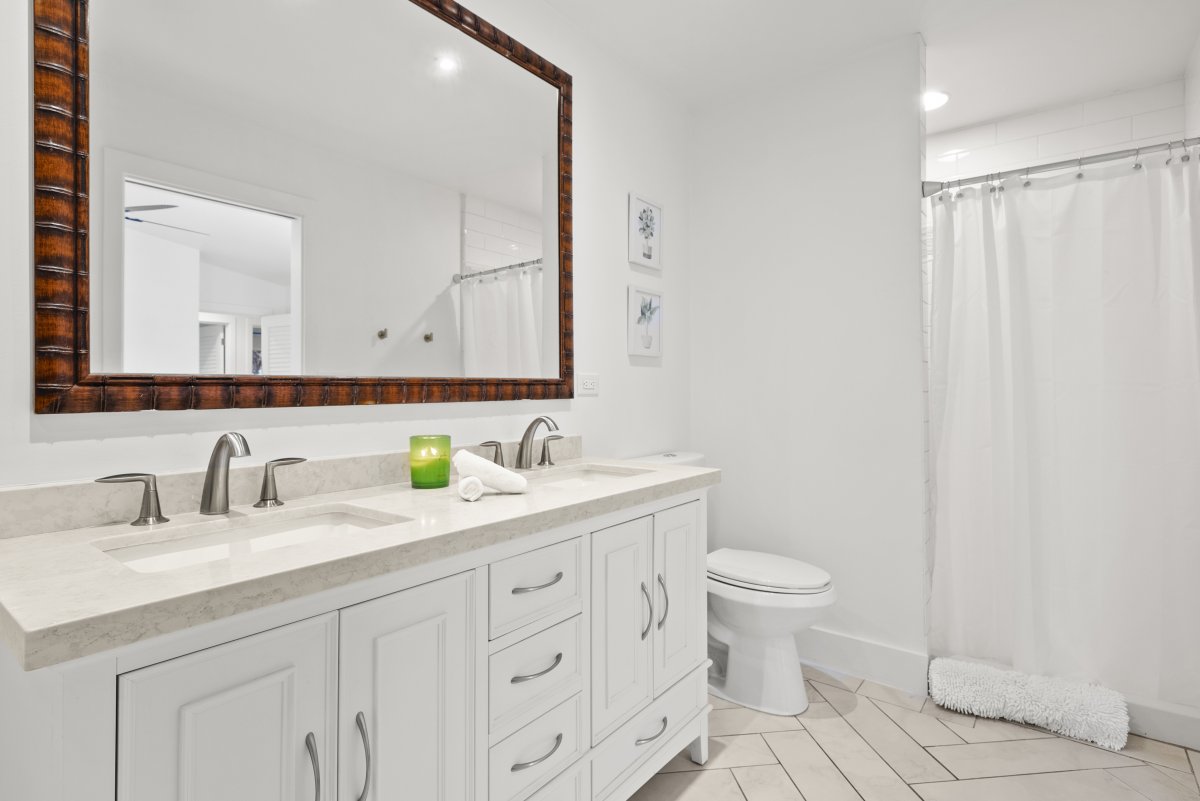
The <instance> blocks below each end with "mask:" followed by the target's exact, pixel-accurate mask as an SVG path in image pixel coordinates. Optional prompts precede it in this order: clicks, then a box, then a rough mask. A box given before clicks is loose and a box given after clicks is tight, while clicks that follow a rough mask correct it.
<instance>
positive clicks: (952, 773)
mask: <svg viewBox="0 0 1200 801" xmlns="http://www.w3.org/2000/svg"><path fill="white" fill-rule="evenodd" d="M863 697H864V698H866V696H863ZM867 703H869V704H871V705H872V706H873V707H875V708H876V709H879V704H880V703H887V702H886V701H883V702H880V701H876V700H875V699H874V698H867ZM901 708H903V707H901ZM879 714H881V715H883V716H884V717H885V718H887V719H888V720H889V721H891V724H892V725H893V726H895V727H896V728H897V729H899V730H900V731H902V732H904V736H905V737H907V738H908V739H910V740H912V741H913V743H914V744H915V745H916V746H917V748H920V749H921V750H922V751H924V752H925V753H926V754H928V755H929V757H930V758H931V759H933V761H934V762H937V763H938V764H939V765H941V764H942V762H941V760H940V759H938V758H937V757H935V756H934V755H933V754H930V753H929V749H928V748H926V747H925V746H923V745H921V744H920V743H919V742H917V738H916V737H913V736H912V735H911V734H909V733H908V730H907V729H905V728H904V727H903V726H901V725H900V724H899V723H897V722H896V721H894V720H892V718H891V716H890V715H888V713H887V712H884V711H883V710H882V709H879ZM916 714H918V715H919V714H921V713H920V712H917V713H916ZM938 722H939V723H940V722H941V721H938ZM847 723H849V721H847ZM850 726H851V728H853V727H854V724H853V723H850ZM943 728H944V727H943ZM855 731H858V730H857V729H855ZM946 731H950V730H949V729H946ZM950 733H951V734H954V732H952V731H950ZM859 735H860V736H862V733H861V732H859ZM954 736H955V737H958V735H957V734H954ZM863 739H864V740H865V739H867V738H866V737H863ZM959 739H960V740H961V739H962V738H961V737H959ZM952 745H953V743H952ZM963 745H966V743H963ZM938 747H942V746H938ZM942 767H943V768H945V767H946V766H945V765H942ZM946 771H947V772H948V773H949V774H950V775H951V776H953V775H954V771H952V770H950V769H949V768H946ZM914 784H915V782H914Z"/></svg>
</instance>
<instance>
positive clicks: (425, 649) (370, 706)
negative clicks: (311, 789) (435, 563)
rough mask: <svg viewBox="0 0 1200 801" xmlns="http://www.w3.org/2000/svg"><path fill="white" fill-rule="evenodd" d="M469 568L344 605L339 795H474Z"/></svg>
mask: <svg viewBox="0 0 1200 801" xmlns="http://www.w3.org/2000/svg"><path fill="white" fill-rule="evenodd" d="M473 596H474V578H473V575H472V574H463V575H459V576H452V577H450V578H447V579H442V580H440V581H435V582H433V583H431V584H425V585H422V586H420V587H415V588H413V589H411V590H405V591H404V592H399V593H396V594H395V595H389V596H387V597H385V598H380V599H378V600H374V601H369V602H367V603H364V604H359V605H358V606H354V607H351V608H349V609H345V610H343V611H342V624H341V643H342V647H341V670H342V681H341V693H340V697H341V709H340V716H341V722H340V726H339V730H340V743H341V754H340V756H341V761H340V770H339V788H340V791H341V792H340V798H343V799H347V798H348V799H357V798H358V797H359V794H360V793H361V792H362V789H363V786H364V782H365V780H366V761H367V760H366V747H365V744H364V741H363V737H362V733H361V732H360V731H359V728H358V724H357V716H358V713H360V712H361V713H362V714H363V717H364V722H365V724H366V731H367V737H368V738H369V741H370V745H371V757H372V759H371V763H372V776H371V792H370V794H369V795H368V796H367V798H368V799H370V800H371V801H374V800H375V799H393V798H414V799H415V798H419V799H422V801H466V800H467V799H470V798H473V797H474V780H473V778H472V775H473V769H474V759H473V754H474V743H473V738H474V733H475V726H474V714H475V704H474V692H475V686H474V675H475V671H474V669H473V667H472V666H473V665H474V652H475V649H474V637H475V626H474V618H473V615H472V610H473V608H474V600H473Z"/></svg>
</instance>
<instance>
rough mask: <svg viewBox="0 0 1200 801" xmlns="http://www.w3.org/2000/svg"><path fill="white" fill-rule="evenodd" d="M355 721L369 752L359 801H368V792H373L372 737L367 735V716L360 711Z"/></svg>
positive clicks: (364, 745) (364, 746)
mask: <svg viewBox="0 0 1200 801" xmlns="http://www.w3.org/2000/svg"><path fill="white" fill-rule="evenodd" d="M354 722H355V723H357V724H358V736H359V737H362V743H363V748H364V749H366V752H367V777H366V779H364V780H363V789H362V793H360V794H359V796H358V801H367V794H368V793H369V792H371V738H370V737H369V736H368V735H367V716H366V715H364V714H363V713H362V712H359V713H358V715H356V716H355V718H354Z"/></svg>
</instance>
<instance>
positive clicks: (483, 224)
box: [463, 213, 502, 236]
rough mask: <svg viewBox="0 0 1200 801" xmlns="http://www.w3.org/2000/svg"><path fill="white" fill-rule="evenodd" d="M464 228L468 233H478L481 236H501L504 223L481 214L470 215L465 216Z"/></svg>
mask: <svg viewBox="0 0 1200 801" xmlns="http://www.w3.org/2000/svg"><path fill="white" fill-rule="evenodd" d="M463 227H464V228H466V229H467V230H468V231H478V232H479V233H481V234H491V235H492V236H499V235H500V231H501V230H502V223H500V221H498V220H493V219H489V218H487V217H484V216H481V215H479V214H470V213H468V214H464V215H463Z"/></svg>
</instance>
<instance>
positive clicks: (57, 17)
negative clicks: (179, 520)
mask: <svg viewBox="0 0 1200 801" xmlns="http://www.w3.org/2000/svg"><path fill="white" fill-rule="evenodd" d="M99 1H100V2H103V0H99ZM396 2H411V3H413V4H414V5H417V6H419V7H421V8H423V9H425V10H426V11H428V12H429V13H431V14H434V15H435V16H437V17H439V18H441V19H442V20H444V21H445V22H446V23H448V24H450V25H453V26H454V27H455V28H457V29H459V30H460V31H462V32H463V33H465V34H467V35H468V36H470V37H472V38H473V39H475V40H476V41H478V42H480V43H481V44H484V45H486V46H487V47H490V48H491V49H492V50H494V51H496V52H497V53H499V54H500V55H502V56H504V57H505V58H507V59H509V60H510V61H513V62H515V63H516V64H519V65H520V66H522V67H524V68H525V69H527V70H528V71H529V72H531V73H532V74H533V75H535V76H537V77H539V78H541V79H542V80H545V81H547V82H548V83H550V84H551V85H553V86H554V87H556V88H557V89H558V92H559V118H558V167H559V178H558V186H559V192H558V236H559V303H558V310H559V340H558V342H559V344H558V352H559V357H558V361H559V377H558V378H548V379H499V378H329V377H324V376H322V377H316V376H184V375H135V374H119V375H118V374H100V373H92V372H91V369H90V351H89V337H90V333H89V323H90V318H89V277H90V272H89V263H88V262H89V252H88V197H89V195H88V33H87V20H88V13H87V9H88V0H34V10H33V44H34V85H33V117H34V154H33V172H34V187H33V195H34V213H33V226H34V229H33V237H34V264H33V306H34V309H33V321H34V323H33V324H34V335H33V347H34V403H33V405H34V411H35V412H37V413H38V414H64V413H80V412H131V411H141V410H146V409H159V410H163V411H171V410H180V409H257V408H278V407H286V406H347V405H358V406H365V405H375V404H386V403H453V402H462V401H502V400H523V399H534V400H541V399H555V398H571V397H573V395H574V352H573V347H574V330H573V326H572V306H573V304H572V281H571V268H572V263H571V262H572V259H571V76H570V75H568V74H567V73H565V72H563V71H562V70H560V69H559V68H558V67H556V66H554V65H553V64H551V63H550V62H548V61H546V60H545V59H544V58H542V57H541V56H539V55H538V54H537V53H534V52H533V51H532V50H530V49H529V48H527V47H525V46H524V45H522V44H521V43H520V42H518V41H516V40H515V39H513V38H512V37H511V36H508V35H506V34H505V33H503V32H502V31H500V30H497V29H496V28H495V26H493V25H490V24H488V23H487V22H485V21H484V20H482V19H480V18H479V17H477V16H475V15H474V14H472V13H471V12H470V11H468V10H467V9H465V8H463V7H462V6H460V5H459V4H458V3H455V2H452V0H396Z"/></svg>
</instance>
